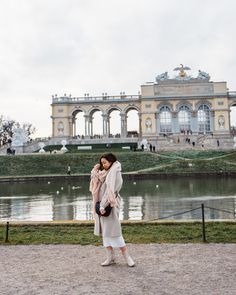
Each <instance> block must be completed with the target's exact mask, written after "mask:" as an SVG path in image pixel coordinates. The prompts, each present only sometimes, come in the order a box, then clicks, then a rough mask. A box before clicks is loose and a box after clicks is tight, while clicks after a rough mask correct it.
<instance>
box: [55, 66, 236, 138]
mask: <svg viewBox="0 0 236 295" xmlns="http://www.w3.org/2000/svg"><path fill="white" fill-rule="evenodd" d="M188 70H190V68H189V67H185V66H183V65H181V66H180V67H177V68H175V69H174V71H176V72H177V75H176V76H174V77H173V78H170V77H169V75H168V73H167V72H165V73H163V74H160V75H158V76H157V77H156V79H155V82H147V83H145V84H143V85H141V91H140V93H139V94H138V95H126V94H125V93H120V95H118V96H108V95H107V94H106V93H104V94H103V95H102V96H97V97H93V96H90V95H85V96H84V97H71V96H66V95H65V96H62V97H57V96H53V98H52V105H51V106H52V116H51V118H52V136H53V138H60V139H61V138H68V139H70V138H76V136H77V134H76V115H77V114H78V112H83V113H84V120H85V130H84V135H85V136H84V139H85V140H87V141H88V140H90V141H92V140H94V139H95V138H94V134H93V115H94V113H95V112H96V111H101V112H102V120H103V122H102V124H103V134H102V135H101V138H100V140H103V141H106V140H107V139H108V138H109V137H111V136H112V135H111V134H110V114H111V112H112V111H113V110H118V111H119V112H120V125H121V134H120V136H119V139H117V141H119V140H122V142H124V141H125V140H126V139H127V140H130V138H128V137H129V136H130V135H129V134H128V132H127V114H128V112H129V111H130V110H136V111H137V113H138V118H139V126H137V127H138V128H137V129H138V132H137V138H136V140H137V141H138V140H139V142H140V141H141V140H142V139H145V140H147V141H148V142H154V143H155V142H156V141H157V140H158V139H160V138H162V137H169V138H172V139H173V140H176V139H177V138H178V137H179V136H181V135H182V134H190V135H195V136H198V135H210V136H212V138H213V137H217V138H226V137H229V136H230V107H231V106H234V105H236V92H230V91H228V88H227V82H213V81H211V80H210V76H209V74H208V73H206V72H203V71H200V70H199V72H198V75H197V76H196V77H192V76H190V75H188V74H187V71H188Z"/></svg>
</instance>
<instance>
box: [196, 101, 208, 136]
mask: <svg viewBox="0 0 236 295" xmlns="http://www.w3.org/2000/svg"><path fill="white" fill-rule="evenodd" d="M197 119H198V131H199V132H203V133H206V132H209V131H210V109H209V107H208V106H207V105H205V104H203V105H200V107H199V108H198V112H197Z"/></svg>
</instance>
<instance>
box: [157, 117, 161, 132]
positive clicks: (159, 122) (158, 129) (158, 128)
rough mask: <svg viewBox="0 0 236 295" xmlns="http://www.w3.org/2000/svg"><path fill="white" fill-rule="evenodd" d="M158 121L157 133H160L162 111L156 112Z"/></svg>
mask: <svg viewBox="0 0 236 295" xmlns="http://www.w3.org/2000/svg"><path fill="white" fill-rule="evenodd" d="M156 121H157V135H159V134H160V132H161V121H160V112H157V113H156Z"/></svg>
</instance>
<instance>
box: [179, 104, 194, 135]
mask: <svg viewBox="0 0 236 295" xmlns="http://www.w3.org/2000/svg"><path fill="white" fill-rule="evenodd" d="M190 118H191V113H190V109H189V107H188V106H181V107H180V108H179V113H178V121H179V129H180V132H185V131H190V129H191V119H190Z"/></svg>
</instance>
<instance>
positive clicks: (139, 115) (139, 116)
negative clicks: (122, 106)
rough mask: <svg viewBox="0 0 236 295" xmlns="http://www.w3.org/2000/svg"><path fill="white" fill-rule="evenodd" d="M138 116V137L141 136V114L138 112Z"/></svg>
mask: <svg viewBox="0 0 236 295" xmlns="http://www.w3.org/2000/svg"><path fill="white" fill-rule="evenodd" d="M138 118H139V138H142V114H141V113H138Z"/></svg>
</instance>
